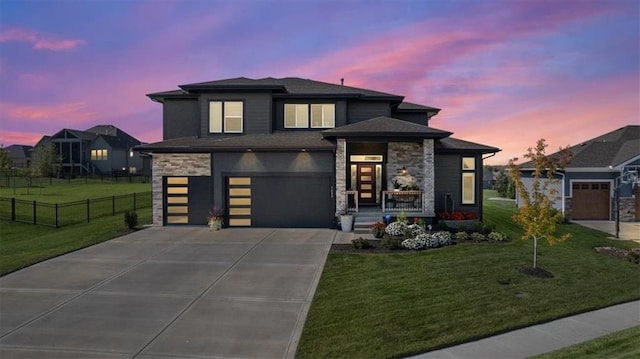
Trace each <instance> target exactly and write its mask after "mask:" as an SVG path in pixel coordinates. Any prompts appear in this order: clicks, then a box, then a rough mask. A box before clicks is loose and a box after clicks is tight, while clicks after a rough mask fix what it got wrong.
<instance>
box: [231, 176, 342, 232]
mask: <svg viewBox="0 0 640 359" xmlns="http://www.w3.org/2000/svg"><path fill="white" fill-rule="evenodd" d="M332 187H333V180H332V177H331V175H324V174H309V175H304V174H284V175H264V176H251V177H228V178H227V205H228V208H229V226H231V227H235V226H244V227H247V226H250V227H286V228H296V227H297V228H330V227H331V226H332V225H333V220H334V198H333V196H332Z"/></svg>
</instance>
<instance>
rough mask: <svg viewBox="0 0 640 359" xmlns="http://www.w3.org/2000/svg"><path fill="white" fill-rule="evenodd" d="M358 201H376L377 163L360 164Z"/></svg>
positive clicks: (370, 202)
mask: <svg viewBox="0 0 640 359" xmlns="http://www.w3.org/2000/svg"><path fill="white" fill-rule="evenodd" d="M357 182H358V202H359V203H361V204H375V203H376V165H375V164H358V181H357Z"/></svg>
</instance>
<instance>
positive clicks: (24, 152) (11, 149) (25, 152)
mask: <svg viewBox="0 0 640 359" xmlns="http://www.w3.org/2000/svg"><path fill="white" fill-rule="evenodd" d="M3 150H5V151H6V153H7V156H8V157H9V158H14V159H15V158H31V151H33V146H28V145H11V146H7V147H4V148H3Z"/></svg>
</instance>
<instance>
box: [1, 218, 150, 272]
mask: <svg viewBox="0 0 640 359" xmlns="http://www.w3.org/2000/svg"><path fill="white" fill-rule="evenodd" d="M137 214H138V223H139V224H140V225H142V224H147V223H151V209H150V208H145V209H142V210H139V211H137ZM125 233H127V229H126V226H125V224H124V216H123V215H122V214H120V215H116V216H113V217H112V216H109V217H104V218H99V219H95V220H92V221H91V223H83V224H76V225H71V226H67V227H63V228H58V229H54V228H50V227H44V226H34V225H33V224H26V223H18V222H10V221H6V220H0V275H4V274H7V273H10V272H13V271H15V270H18V269H20V268H24V267H26V266H29V265H31V264H34V263H37V262H40V261H43V260H45V259H49V258H52V257H56V256H59V255H61V254H64V253H68V252H72V251H75V250H77V249H80V248H84V247H87V246H90V245H93V244H96V243H100V242H104V241H106V240H109V239H112V238H115V237H119V236H121V235H123V234H125Z"/></svg>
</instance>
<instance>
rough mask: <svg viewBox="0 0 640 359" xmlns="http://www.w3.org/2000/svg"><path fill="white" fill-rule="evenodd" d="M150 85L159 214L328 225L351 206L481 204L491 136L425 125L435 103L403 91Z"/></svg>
mask: <svg viewBox="0 0 640 359" xmlns="http://www.w3.org/2000/svg"><path fill="white" fill-rule="evenodd" d="M179 87H180V89H179V90H174V91H166V92H157V93H152V94H149V95H148V96H149V97H150V98H151V99H152V100H154V101H157V102H160V103H162V105H163V136H164V139H163V141H161V142H158V143H152V144H147V145H144V146H139V147H137V150H139V151H142V152H145V153H149V154H151V155H152V160H153V165H152V167H153V201H154V204H153V222H154V224H155V225H164V224H205V223H206V217H207V213H208V210H209V209H210V208H212V206H220V207H223V208H224V209H225V213H226V223H227V224H228V225H229V226H255V227H331V226H332V225H333V224H334V221H335V217H336V215H337V214H339V213H342V212H346V211H352V212H362V211H364V210H367V212H378V213H380V214H382V213H387V212H390V213H393V212H395V213H397V212H399V211H405V212H407V213H410V215H412V216H418V217H424V218H433V217H434V216H435V215H436V212H437V211H438V212H439V211H445V210H448V211H452V210H456V211H467V212H474V213H476V214H478V215H479V216H481V215H482V173H483V166H482V161H483V156H484V155H487V154H491V153H495V152H498V151H499V149H498V148H495V147H491V146H485V145H481V144H476V143H471V142H467V141H463V140H460V139H455V138H453V137H451V135H452V133H451V132H448V131H443V130H438V129H435V128H432V127H430V126H429V121H430V119H431V117H433V116H434V115H436V114H437V113H438V112H439V111H440V110H439V109H437V108H433V107H428V106H423V105H418V104H413V103H408V102H404V101H403V100H404V97H403V96H399V95H394V94H388V93H383V92H379V91H373V90H368V89H362V88H355V87H349V86H344V85H342V84H331V83H325V82H319V81H313V80H307V79H301V78H282V79H277V78H263V79H249V78H244V77H241V78H234V79H227V80H219V81H211V82H202V83H194V84H188V85H182V86H179Z"/></svg>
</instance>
